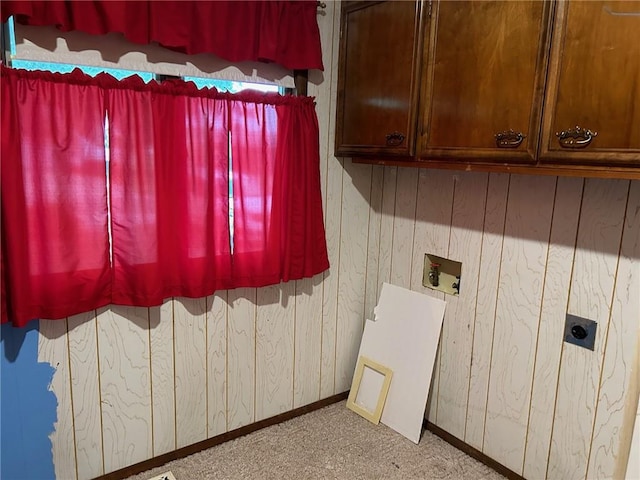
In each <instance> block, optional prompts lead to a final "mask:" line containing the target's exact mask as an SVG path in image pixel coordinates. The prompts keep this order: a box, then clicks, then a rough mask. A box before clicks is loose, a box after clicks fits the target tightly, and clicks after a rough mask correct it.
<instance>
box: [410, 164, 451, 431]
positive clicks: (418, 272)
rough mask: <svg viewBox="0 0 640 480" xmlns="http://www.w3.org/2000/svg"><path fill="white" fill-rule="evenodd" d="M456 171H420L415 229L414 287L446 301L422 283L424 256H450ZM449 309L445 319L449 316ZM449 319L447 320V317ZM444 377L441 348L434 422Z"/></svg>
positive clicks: (431, 409)
mask: <svg viewBox="0 0 640 480" xmlns="http://www.w3.org/2000/svg"><path fill="white" fill-rule="evenodd" d="M453 190H454V174H453V173H452V172H449V171H446V170H420V173H419V178H418V196H417V201H416V226H415V230H414V239H413V243H414V247H413V265H414V268H413V271H412V274H411V290H415V291H417V292H422V293H425V294H427V295H432V296H434V297H435V298H439V299H441V300H444V297H445V295H444V293H441V292H437V291H434V290H431V289H430V288H427V287H424V286H423V285H422V274H423V268H422V266H423V265H424V255H425V254H427V253H429V254H434V255H438V256H439V257H446V256H447V254H448V251H449V236H450V233H451V211H452V208H453ZM446 315H447V313H446V308H445V319H446ZM445 321H446V320H445ZM439 378H440V349H439V348H438V353H437V355H436V361H435V367H434V371H433V377H432V380H431V391H430V393H429V401H428V405H427V414H426V415H427V417H428V418H429V420H430V421H431V422H433V423H436V419H437V416H436V414H437V407H438V382H439Z"/></svg>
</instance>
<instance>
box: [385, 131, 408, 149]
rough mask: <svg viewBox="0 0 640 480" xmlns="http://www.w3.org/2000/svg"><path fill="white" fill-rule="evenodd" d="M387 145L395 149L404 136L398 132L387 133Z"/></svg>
mask: <svg viewBox="0 0 640 480" xmlns="http://www.w3.org/2000/svg"><path fill="white" fill-rule="evenodd" d="M386 138H387V145H388V146H390V147H397V146H398V145H401V144H402V142H404V135H403V134H402V133H400V132H392V133H388V134H387V136H386Z"/></svg>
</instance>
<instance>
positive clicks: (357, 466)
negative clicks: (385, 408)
mask: <svg viewBox="0 0 640 480" xmlns="http://www.w3.org/2000/svg"><path fill="white" fill-rule="evenodd" d="M167 471H171V472H172V473H173V474H174V475H175V477H176V480H206V479H216V480H217V479H220V480H222V479H231V480H236V479H270V480H278V479H295V480H298V479H299V480H315V479H318V480H320V479H322V480H325V479H327V480H328V479H339V480H360V479H361V480H375V479H381V480H382V479H384V480H411V479H473V480H479V479H487V480H489V479H491V480H493V479H503V478H504V477H503V476H502V475H500V474H498V473H496V472H495V471H494V470H492V469H490V468H489V467H487V466H485V465H483V464H481V463H479V462H477V461H476V460H474V459H473V458H471V457H469V456H467V455H466V454H464V453H462V452H461V451H460V450H457V449H456V448H454V447H452V446H451V445H449V444H448V443H446V442H445V441H444V440H442V439H440V438H439V437H436V436H435V435H433V434H432V433H431V432H428V431H426V432H424V434H423V436H422V439H421V440H420V444H418V445H416V444H414V443H413V442H411V441H409V440H407V439H406V438H404V437H403V436H401V435H400V434H398V433H396V432H395V431H393V430H391V429H390V428H388V427H386V426H385V425H383V424H380V425H373V424H372V423H370V422H368V421H367V420H365V419H364V418H362V417H360V416H359V415H357V414H355V413H354V412H352V411H351V410H348V409H347V408H346V407H345V402H344V401H343V402H340V403H336V404H333V405H330V406H328V407H325V408H323V409H321V410H317V411H314V412H311V413H309V414H307V415H303V416H301V417H297V418H294V419H293V420H289V421H288V422H284V423H281V424H278V425H274V426H272V427H268V428H265V429H263V430H259V431H257V432H255V433H252V434H250V435H247V436H245V437H242V438H239V439H236V440H232V441H230V442H227V443H224V444H222V445H218V446H216V447H213V448H211V449H209V450H204V451H202V452H200V453H197V454H195V455H191V456H190V457H187V458H184V459H182V460H176V461H173V462H170V463H167V464H166V465H164V466H162V467H158V468H155V469H153V470H149V471H148V472H145V473H142V474H139V475H136V476H133V477H130V479H129V480H147V479H149V478H151V477H153V476H155V475H159V474H161V473H164V472H167Z"/></svg>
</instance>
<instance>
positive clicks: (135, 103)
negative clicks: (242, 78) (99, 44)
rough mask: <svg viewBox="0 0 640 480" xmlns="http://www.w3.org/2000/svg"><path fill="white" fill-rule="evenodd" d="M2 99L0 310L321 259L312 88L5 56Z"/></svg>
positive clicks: (269, 271) (290, 269) (144, 291)
mask: <svg viewBox="0 0 640 480" xmlns="http://www.w3.org/2000/svg"><path fill="white" fill-rule="evenodd" d="M2 105H3V109H2V143H1V146H2V151H1V152H0V154H1V155H2V172H1V179H2V257H1V259H2V269H1V270H0V272H1V274H2V283H3V285H2V288H3V293H5V292H6V294H5V295H3V302H2V304H3V308H4V309H5V310H4V311H3V321H6V320H10V321H12V322H13V323H14V324H16V325H24V324H25V323H26V322H28V321H29V320H31V319H33V318H63V317H66V316H69V315H73V314H76V313H81V312H83V311H87V310H90V309H93V308H96V307H98V306H102V305H105V304H108V303H116V304H124V305H138V306H150V305H158V304H160V303H161V302H162V301H163V299H164V298H167V297H171V296H187V297H202V296H205V295H209V294H211V293H213V292H214V291H215V290H217V289H224V288H233V287H241V286H243V287H247V286H263V285H269V284H274V283H278V282H280V281H287V280H293V279H299V278H303V277H309V276H312V275H315V274H317V273H320V272H322V271H324V270H326V269H327V268H328V266H329V263H328V258H327V251H326V244H325V237H324V226H323V222H322V206H321V192H320V176H319V149H318V124H317V118H316V115H315V110H314V104H313V99H311V98H307V97H291V96H287V97H283V96H280V95H276V94H262V93H257V92H242V93H240V94H235V95H231V94H224V93H218V92H216V91H215V90H203V91H200V90H197V89H196V88H195V86H193V85H192V84H183V83H179V82H169V83H165V84H162V85H158V84H156V83H155V82H152V83H151V84H149V85H145V84H144V83H143V82H142V80H140V79H137V78H133V79H128V80H125V81H121V82H118V81H116V80H115V79H113V78H111V77H109V76H108V75H101V76H99V77H98V78H96V79H91V78H89V77H86V76H85V75H83V74H81V73H80V72H79V71H76V72H74V73H72V74H70V75H61V74H48V73H43V72H24V71H19V70H12V69H7V68H4V67H3V68H2ZM105 125H106V126H105ZM105 130H106V133H105ZM105 139H106V141H105ZM230 199H232V201H230ZM5 297H6V298H5Z"/></svg>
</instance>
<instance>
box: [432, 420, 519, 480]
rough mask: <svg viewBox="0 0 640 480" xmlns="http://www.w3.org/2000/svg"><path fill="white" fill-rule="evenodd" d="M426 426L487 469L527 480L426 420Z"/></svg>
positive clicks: (510, 477)
mask: <svg viewBox="0 0 640 480" xmlns="http://www.w3.org/2000/svg"><path fill="white" fill-rule="evenodd" d="M424 426H425V428H426V429H427V430H429V431H430V432H431V433H433V434H434V435H437V436H438V437H440V438H441V439H443V440H444V441H445V442H447V443H450V444H451V445H453V446H454V447H456V448H457V449H458V450H461V451H463V452H464V453H466V454H467V455H469V456H470V457H473V458H475V459H476V460H478V461H479V462H480V463H484V464H485V465H486V466H487V467H489V468H492V469H493V470H495V471H496V472H498V473H499V474H500V475H503V476H505V477H507V478H508V479H509V480H525V478H524V477H522V476H520V475H518V474H517V473H516V472H514V471H513V470H511V469H509V468H507V467H505V466H504V465H502V464H501V463H498V462H496V461H495V460H494V459H493V458H491V457H488V456H486V455H485V454H484V453H482V452H481V451H480V450H478V449H476V448H473V447H472V446H471V445H469V444H468V443H465V442H463V441H462V440H460V439H459V438H457V437H454V436H453V435H451V434H450V433H449V432H447V431H446V430H443V429H441V428H440V427H438V426H437V425H434V424H433V423H431V422H428V421H427V420H425V421H424Z"/></svg>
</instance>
